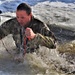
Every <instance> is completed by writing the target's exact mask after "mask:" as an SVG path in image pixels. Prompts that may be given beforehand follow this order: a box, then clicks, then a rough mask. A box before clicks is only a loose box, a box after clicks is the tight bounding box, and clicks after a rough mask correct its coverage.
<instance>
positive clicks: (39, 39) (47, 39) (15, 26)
mask: <svg viewBox="0 0 75 75" xmlns="http://www.w3.org/2000/svg"><path fill="white" fill-rule="evenodd" d="M27 27H29V28H31V29H32V30H33V32H34V33H36V37H35V38H34V39H33V40H27V43H26V50H27V52H29V51H31V52H32V50H35V49H37V48H38V46H39V45H42V46H46V47H48V48H55V41H56V38H55V36H54V34H53V33H52V32H51V31H50V30H49V28H48V27H47V25H46V24H44V23H43V22H41V21H40V20H38V19H35V18H34V17H32V20H31V22H30V23H29V24H28V25H27ZM24 28H25V29H26V26H25V27H24ZM20 29H21V25H19V23H18V22H17V19H16V18H13V19H10V20H8V21H6V22H4V23H3V24H2V25H1V26H0V38H1V39H2V38H3V37H5V36H7V35H8V34H13V39H14V40H15V43H16V46H17V48H18V49H20V48H19V47H20V45H21V32H20Z"/></svg>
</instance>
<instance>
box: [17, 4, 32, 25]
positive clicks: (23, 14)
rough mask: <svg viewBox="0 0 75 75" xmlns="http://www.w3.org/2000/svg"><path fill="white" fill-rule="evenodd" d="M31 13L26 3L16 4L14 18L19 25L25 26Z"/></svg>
mask: <svg viewBox="0 0 75 75" xmlns="http://www.w3.org/2000/svg"><path fill="white" fill-rule="evenodd" d="M31 17H32V13H31V8H30V6H29V5H27V4H26V3H21V4H20V5H18V7H17V10H16V18H17V21H18V22H19V23H20V25H21V26H25V25H26V24H28V23H29V22H30V20H31Z"/></svg>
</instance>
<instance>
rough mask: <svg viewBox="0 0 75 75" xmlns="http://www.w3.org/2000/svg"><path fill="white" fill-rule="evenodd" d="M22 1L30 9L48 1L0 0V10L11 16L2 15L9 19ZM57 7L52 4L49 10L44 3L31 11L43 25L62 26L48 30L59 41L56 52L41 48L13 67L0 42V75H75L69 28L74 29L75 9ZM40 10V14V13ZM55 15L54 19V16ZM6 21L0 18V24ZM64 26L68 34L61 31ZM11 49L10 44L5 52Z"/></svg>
mask: <svg viewBox="0 0 75 75" xmlns="http://www.w3.org/2000/svg"><path fill="white" fill-rule="evenodd" d="M22 1H26V2H27V3H29V4H30V5H31V6H34V5H35V4H37V3H38V2H39V1H47V0H33V1H32V0H29V1H28V0H9V1H7V0H2V1H1V2H0V4H1V6H2V8H1V7H0V9H1V10H2V11H3V12H7V11H9V12H10V13H7V14H4V15H8V14H9V15H10V16H11V14H12V13H11V12H12V11H15V9H14V8H15V7H16V6H17V5H18V4H19V3H21V2H22ZM50 1H51V0H50ZM63 1H64V0H63ZM66 1H67V0H66ZM68 1H70V0H68ZM71 1H72V0H71ZM2 2H3V3H2ZM4 4H5V5H4ZM58 4H60V3H58ZM44 5H45V6H44ZM60 5H61V6H60ZM60 5H58V6H59V7H60V8H59V7H58V6H56V5H55V4H54V5H53V3H52V6H53V7H52V6H50V3H49V2H46V3H42V5H41V4H39V5H37V6H35V7H34V9H35V10H34V12H35V14H36V15H38V16H39V15H40V18H42V19H43V20H44V21H45V22H47V23H48V24H50V22H54V23H53V24H55V25H57V24H59V25H61V26H57V27H55V26H53V25H51V26H50V28H51V30H52V31H53V32H54V33H55V35H56V37H57V38H58V41H59V42H60V45H57V48H56V49H48V48H46V47H41V46H40V49H39V50H38V51H37V52H34V53H32V54H31V53H29V54H26V56H25V61H24V63H16V62H15V61H14V60H13V56H12V55H10V54H9V53H7V52H6V49H5V47H4V46H3V44H2V42H1V41H0V75H22V74H23V75H75V31H72V29H71V27H72V26H73V28H75V26H74V25H75V23H74V21H75V19H74V18H75V15H74V13H75V10H73V9H74V5H73V8H72V6H71V5H67V4H65V5H66V6H62V5H64V4H63V3H62V4H60ZM11 6H12V7H11ZM49 7H50V8H49ZM39 8H40V9H39ZM40 10H41V13H40V12H39V11H40ZM66 10H67V11H68V12H67V11H66ZM37 11H38V12H37ZM43 11H45V12H43ZM71 11H72V12H71ZM36 12H37V13H36ZM39 13H40V14H39ZM64 13H65V14H64ZM54 14H56V15H55V16H53V15H54ZM64 15H65V16H64ZM12 16H13V14H12ZM58 16H59V18H58V21H57V19H56V18H57V17H58ZM63 16H64V17H66V18H69V21H64V22H62V19H63ZM8 18H11V17H3V16H1V17H0V19H1V20H0V21H1V22H4V21H5V19H8ZM64 24H65V25H66V28H67V27H68V26H69V27H70V28H69V29H70V30H67V29H64V28H65V25H64ZM63 25H64V26H63ZM9 40H10V39H9ZM6 41H7V40H6ZM11 42H12V41H11ZM11 42H8V43H11ZM8 43H7V44H8ZM10 45H11V44H9V46H8V48H9V47H10ZM12 47H13V45H12ZM9 49H10V48H9ZM10 52H11V53H12V50H10Z"/></svg>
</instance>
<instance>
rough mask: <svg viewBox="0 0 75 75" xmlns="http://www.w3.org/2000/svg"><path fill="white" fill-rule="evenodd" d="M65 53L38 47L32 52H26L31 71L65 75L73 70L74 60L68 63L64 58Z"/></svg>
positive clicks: (74, 69) (74, 68)
mask: <svg viewBox="0 0 75 75" xmlns="http://www.w3.org/2000/svg"><path fill="white" fill-rule="evenodd" d="M66 57H67V55H66V54H65V53H63V54H60V53H59V52H58V51H57V49H48V48H46V47H40V49H39V50H38V51H37V52H34V53H33V54H26V59H28V61H29V63H30V65H31V67H32V68H33V71H34V72H35V73H36V74H37V75H39V74H42V75H43V74H46V75H65V74H67V75H68V74H72V73H73V72H74V71H75V61H74V60H72V62H73V63H70V62H69V61H67V59H66Z"/></svg>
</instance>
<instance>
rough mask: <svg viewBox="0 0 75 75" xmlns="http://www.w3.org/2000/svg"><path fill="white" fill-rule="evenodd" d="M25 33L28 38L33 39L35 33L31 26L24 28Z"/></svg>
mask: <svg viewBox="0 0 75 75" xmlns="http://www.w3.org/2000/svg"><path fill="white" fill-rule="evenodd" d="M25 35H26V37H27V38H28V39H29V40H30V39H34V37H35V35H36V34H35V33H34V32H33V30H32V29H31V28H26V30H25Z"/></svg>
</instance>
